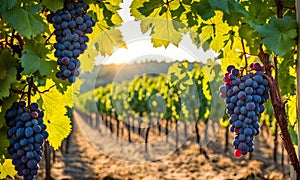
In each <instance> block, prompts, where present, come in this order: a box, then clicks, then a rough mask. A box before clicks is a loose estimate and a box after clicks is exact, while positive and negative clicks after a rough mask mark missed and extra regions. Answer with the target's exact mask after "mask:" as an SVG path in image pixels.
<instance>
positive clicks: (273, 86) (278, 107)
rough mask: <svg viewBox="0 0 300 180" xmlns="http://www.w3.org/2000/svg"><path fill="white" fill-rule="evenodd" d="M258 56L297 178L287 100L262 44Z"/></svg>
mask: <svg viewBox="0 0 300 180" xmlns="http://www.w3.org/2000/svg"><path fill="white" fill-rule="evenodd" d="M258 57H259V59H260V60H261V62H262V63H263V64H264V66H265V71H266V75H264V77H266V78H267V80H268V82H269V85H270V90H269V93H270V97H271V102H272V106H273V111H274V116H275V119H276V121H277V123H278V124H279V126H280V129H281V133H280V137H281V139H282V141H283V145H284V148H285V149H286V151H287V154H288V156H289V159H290V162H291V165H292V166H293V167H294V170H295V171H296V174H297V179H300V165H299V160H298V157H297V154H296V151H295V148H294V146H293V142H292V139H291V136H290V133H289V131H288V120H287V114H286V109H285V104H286V102H287V100H286V101H284V102H282V100H281V93H280V90H279V85H278V79H276V77H275V80H274V82H273V81H272V79H271V77H272V68H273V66H272V65H271V63H270V60H269V57H270V55H269V54H267V53H265V52H264V51H263V48H262V46H261V47H260V52H259V54H258ZM275 59H276V58H274V60H275ZM274 63H275V66H274V70H275V76H276V74H277V71H278V69H277V62H275V61H274Z"/></svg>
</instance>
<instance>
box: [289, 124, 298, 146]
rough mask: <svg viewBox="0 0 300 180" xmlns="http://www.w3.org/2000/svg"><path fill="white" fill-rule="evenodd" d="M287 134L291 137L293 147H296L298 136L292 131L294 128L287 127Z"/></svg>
mask: <svg viewBox="0 0 300 180" xmlns="http://www.w3.org/2000/svg"><path fill="white" fill-rule="evenodd" d="M288 130H289V133H290V135H291V139H292V142H293V144H294V145H295V146H297V145H298V134H297V132H296V131H295V129H294V126H288Z"/></svg>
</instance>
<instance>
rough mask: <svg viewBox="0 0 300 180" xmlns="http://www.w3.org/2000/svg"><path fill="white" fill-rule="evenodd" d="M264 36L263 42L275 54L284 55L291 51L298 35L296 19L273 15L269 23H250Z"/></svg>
mask: <svg viewBox="0 0 300 180" xmlns="http://www.w3.org/2000/svg"><path fill="white" fill-rule="evenodd" d="M250 25H251V26H252V28H254V29H255V30H257V31H258V32H259V33H260V35H261V36H262V37H263V43H264V44H265V45H266V46H267V47H268V48H269V49H270V50H271V51H273V52H274V53H275V54H278V55H280V56H284V55H285V54H287V53H288V52H290V51H291V50H292V48H293V46H294V45H295V42H296V41H295V38H296V37H297V23H296V20H295V19H293V18H292V17H290V16H284V18H282V19H277V18H276V17H275V16H272V17H271V19H270V22H269V24H265V25H255V24H253V23H250Z"/></svg>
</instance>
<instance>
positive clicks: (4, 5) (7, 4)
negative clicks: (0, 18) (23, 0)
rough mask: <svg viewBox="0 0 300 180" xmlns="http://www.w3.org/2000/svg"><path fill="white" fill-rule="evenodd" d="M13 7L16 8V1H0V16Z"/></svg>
mask: <svg viewBox="0 0 300 180" xmlns="http://www.w3.org/2000/svg"><path fill="white" fill-rule="evenodd" d="M15 6H16V0H11V1H1V3H0V13H1V14H2V13H3V12H5V11H7V10H10V9H12V8H13V7H15Z"/></svg>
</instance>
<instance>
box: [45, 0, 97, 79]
mask: <svg viewBox="0 0 300 180" xmlns="http://www.w3.org/2000/svg"><path fill="white" fill-rule="evenodd" d="M88 8H89V6H88V5H87V4H85V3H84V2H72V1H65V4H64V8H63V9H60V10H57V11H56V12H55V13H50V14H49V15H48V16H47V20H48V22H49V23H52V24H53V27H54V28H55V30H54V34H55V36H56V43H55V44H54V48H55V49H56V50H55V52H54V56H55V57H57V58H58V60H57V64H58V65H59V69H60V70H59V71H58V72H57V73H56V77H57V78H61V79H63V80H66V79H68V81H69V82H70V83H74V82H75V80H76V77H77V76H78V75H79V71H78V68H79V67H80V61H79V60H78V59H77V58H78V57H79V55H80V54H83V52H84V51H85V50H86V49H87V45H86V43H87V42H88V41H89V38H88V37H87V36H86V34H90V33H92V32H93V29H92V27H93V26H95V21H93V20H92V17H91V16H90V15H88V14H86V12H87V10H88Z"/></svg>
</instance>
